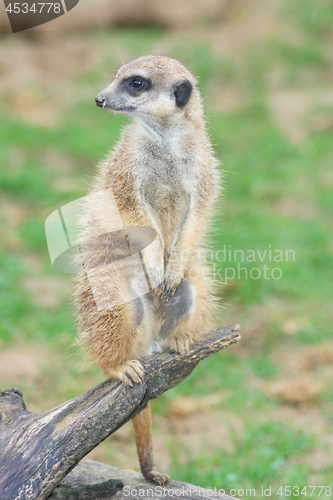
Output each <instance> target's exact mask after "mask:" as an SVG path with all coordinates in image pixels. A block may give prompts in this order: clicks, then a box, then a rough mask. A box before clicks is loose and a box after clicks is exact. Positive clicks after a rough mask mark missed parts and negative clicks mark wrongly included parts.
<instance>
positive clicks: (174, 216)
mask: <svg viewBox="0 0 333 500" xmlns="http://www.w3.org/2000/svg"><path fill="white" fill-rule="evenodd" d="M144 197H145V201H146V203H147V205H148V207H149V210H150V211H151V215H152V216H153V218H154V220H155V221H156V223H157V224H158V226H159V229H160V231H161V233H162V235H163V239H164V243H165V246H166V248H169V247H170V245H171V244H172V241H173V239H174V236H175V233H176V231H177V229H178V228H179V227H180V225H181V224H182V223H183V220H184V217H185V216H186V213H187V211H188V208H189V202H190V195H189V193H188V192H187V191H186V189H185V187H184V186H183V184H182V183H181V182H179V181H178V182H173V180H172V178H171V179H168V180H167V179H166V180H165V182H161V181H160V180H159V182H157V181H156V180H150V181H149V182H147V184H146V185H145V188H144Z"/></svg>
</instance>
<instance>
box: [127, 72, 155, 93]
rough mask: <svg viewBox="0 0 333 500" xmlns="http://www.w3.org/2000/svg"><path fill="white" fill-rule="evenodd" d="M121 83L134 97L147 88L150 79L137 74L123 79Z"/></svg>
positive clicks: (148, 87) (149, 85) (149, 84)
mask: <svg viewBox="0 0 333 500" xmlns="http://www.w3.org/2000/svg"><path fill="white" fill-rule="evenodd" d="M123 85H124V88H125V89H126V91H127V92H128V93H129V94H130V95H132V96H134V97H135V96H137V95H139V94H140V93H141V92H143V91H145V90H149V89H150V87H151V83H150V80H148V79H147V78H143V77H142V76H139V75H134V76H130V77H129V78H125V80H124V81H123Z"/></svg>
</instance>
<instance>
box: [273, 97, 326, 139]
mask: <svg viewBox="0 0 333 500" xmlns="http://www.w3.org/2000/svg"><path fill="white" fill-rule="evenodd" d="M268 106H269V109H270V111H271V114H272V117H273V119H274V121H275V122H276V124H277V125H278V127H280V129H281V130H282V131H283V132H284V133H285V135H286V136H287V137H288V139H289V140H290V141H291V142H293V143H295V144H299V143H301V142H302V141H304V139H305V138H306V136H307V134H308V132H309V131H311V130H314V129H315V130H316V129H317V130H318V128H323V127H324V128H327V127H330V126H332V121H331V120H330V121H327V120H329V118H328V117H326V121H323V120H324V118H325V117H323V116H322V112H321V111H320V109H321V108H327V107H331V106H333V91H332V89H331V88H329V87H327V88H320V89H318V88H316V87H314V88H309V89H306V88H280V89H272V91H271V92H270V94H269V97H268Z"/></svg>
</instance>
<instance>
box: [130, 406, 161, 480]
mask: <svg viewBox="0 0 333 500" xmlns="http://www.w3.org/2000/svg"><path fill="white" fill-rule="evenodd" d="M132 423H133V427H134V434H135V442H136V449H137V452H138V457H139V462H140V468H141V472H142V474H143V476H144V477H145V478H146V479H148V480H151V481H154V482H155V483H157V484H160V485H162V486H163V485H164V484H166V483H167V482H168V481H169V476H168V475H167V474H161V473H160V472H158V470H157V469H156V466H155V462H154V452H153V436H152V418H151V405H150V401H148V403H147V406H146V407H145V408H144V409H143V410H141V411H140V413H138V414H137V415H135V417H133V418H132Z"/></svg>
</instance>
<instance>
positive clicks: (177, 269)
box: [74, 55, 218, 484]
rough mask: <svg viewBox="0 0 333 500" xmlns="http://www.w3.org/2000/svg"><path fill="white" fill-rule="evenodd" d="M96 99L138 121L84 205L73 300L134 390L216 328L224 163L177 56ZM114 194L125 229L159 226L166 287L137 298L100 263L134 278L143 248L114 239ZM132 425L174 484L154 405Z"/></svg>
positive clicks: (119, 76)
mask: <svg viewBox="0 0 333 500" xmlns="http://www.w3.org/2000/svg"><path fill="white" fill-rule="evenodd" d="M95 100H96V104H97V105H98V106H99V107H101V108H107V109H109V110H111V111H112V112H113V113H122V114H125V115H127V116H129V117H131V118H132V121H131V123H129V124H127V125H126V126H125V128H124V130H123V132H122V135H121V138H120V140H119V142H118V143H117V144H116V146H115V147H114V148H113V151H112V152H111V153H110V154H109V155H108V156H107V158H106V159H105V161H103V162H102V163H101V164H100V165H99V167H98V173H97V176H96V178H95V181H94V183H93V186H92V189H91V193H97V196H95V197H94V196H93V197H88V198H89V200H90V201H88V202H87V204H86V206H85V215H84V217H83V218H82V221H81V234H80V237H79V241H80V243H81V245H83V246H84V247H85V252H86V254H85V259H84V269H83V270H82V271H81V272H80V273H79V274H78V277H77V282H76V287H75V292H74V301H75V304H76V309H77V316H78V323H79V338H80V343H81V344H83V345H84V346H85V347H86V349H87V350H88V352H89V354H90V356H91V358H92V360H93V361H94V362H95V363H96V364H97V365H99V366H100V367H101V368H102V369H103V371H104V373H105V374H106V375H107V376H108V377H110V378H112V379H118V380H121V381H123V382H124V383H125V384H128V385H133V383H138V384H139V383H141V382H142V378H143V376H144V371H143V367H142V364H141V362H140V360H142V359H143V358H144V357H145V356H148V355H150V354H154V353H156V352H162V351H163V350H165V349H168V348H169V349H171V350H172V351H176V352H179V353H186V352H187V351H188V350H189V349H190V346H191V344H192V343H194V342H196V341H198V340H199V339H200V338H202V336H203V335H204V334H205V333H207V332H208V331H209V329H210V328H211V326H212V323H211V321H212V310H213V307H214V298H213V293H212V279H211V278H210V277H209V272H207V269H206V267H205V264H203V263H201V262H200V259H198V250H199V249H200V247H201V246H202V245H203V244H204V243H205V236H206V229H207V224H208V218H209V215H210V213H211V209H212V204H213V202H214V199H215V197H216V193H217V185H218V177H217V168H216V167H217V161H216V159H215V157H214V154H213V151H212V147H211V144H210V140H209V137H208V134H207V131H206V125H205V120H204V113H203V105H202V100H201V96H200V93H199V91H198V89H197V82H196V79H195V77H194V76H193V75H192V74H191V73H190V72H189V71H188V70H187V69H186V68H185V67H184V66H183V65H182V64H181V63H180V62H179V61H177V60H176V59H173V58H171V57H167V56H153V55H149V56H145V57H140V58H138V59H136V60H134V61H131V62H128V63H126V64H124V65H123V66H121V67H120V69H119V70H118V71H117V72H116V75H115V77H114V79H113V81H112V82H111V83H110V84H109V85H108V86H107V87H106V88H105V89H104V90H102V91H101V92H100V93H99V94H98V95H97V97H96V99H95ZM106 190H110V191H112V196H113V197H114V201H115V203H116V205H117V209H118V211H119V214H120V217H121V222H122V224H123V226H124V231H126V228H129V227H131V228H134V229H135V228H152V229H153V230H154V234H156V240H157V241H158V245H159V249H160V252H152V254H151V259H154V258H155V257H156V259H157V260H158V258H159V256H158V254H159V253H160V254H161V258H162V275H160V276H158V277H157V278H156V280H157V281H156V283H158V286H154V287H150V289H149V290H148V293H145V294H143V293H137V295H134V296H135V298H134V299H133V300H129V299H131V297H129V296H126V294H128V283H127V282H126V283H127V284H126V286H125V285H124V283H122V277H121V273H120V275H119V273H118V274H117V276H116V277H115V276H114V275H113V274H112V272H111V271H110V270H109V268H108V267H107V265H106V266H104V267H103V265H102V266H101V265H100V264H101V263H104V264H107V263H108V262H111V261H114V262H116V263H117V264H118V265H119V266H120V269H122V270H123V271H124V273H126V272H127V271H128V269H127V271H126V269H125V267H126V266H127V267H128V264H123V263H124V262H125V260H126V259H121V256H123V255H125V254H126V248H127V247H126V245H132V247H133V248H134V247H135V245H136V244H138V245H139V246H140V236H139V237H137V236H135V234H134V236H133V231H132V233H130V234H129V233H128V232H127V233H126V238H125V237H123V238H122V237H121V234H120V233H121V231H120V232H118V233H117V235H116V236H112V234H113V233H112V232H110V225H108V223H107V220H108V215H110V214H108V213H107V211H108V207H107V206H106V205H105V202H104V201H105V200H104V198H103V195H102V194H101V195H100V194H98V193H103V192H105V191H106ZM103 200H104V201H103ZM134 233H135V231H134ZM143 239H144V238H143ZM141 243H142V242H141ZM126 255H128V254H126ZM156 262H157V261H156ZM98 266H99V267H98ZM124 266H125V267H124ZM94 267H95V268H98V269H99V271H98V272H97V274H95V283H94V284H95V285H96V283H97V288H99V289H100V297H102V298H103V296H104V294H105V293H106V292H105V290H106V288H107V287H109V289H111V291H112V294H113V295H112V296H113V297H116V298H117V300H116V301H114V302H113V303H112V304H110V306H109V307H108V306H107V305H106V306H104V307H98V306H97V305H96V300H95V299H96V294H95V296H94V294H93V291H92V286H91V280H90V279H89V276H88V274H89V273H88V270H89V269H92V268H94ZM152 267H153V268H154V263H153V266H152ZM112 269H114V268H112ZM156 269H158V265H157V264H156ZM135 274H136V273H135V269H134V267H133V268H132V269H130V272H129V274H128V272H127V276H128V275H130V276H131V278H130V280H132V285H133V287H134V288H135V287H137V286H139V284H138V280H137V279H136V276H135ZM157 274H158V273H157ZM160 274H161V273H160ZM124 281H125V279H124ZM127 281H128V280H127ZM105 287H106V288H105ZM95 288H96V287H95ZM132 420H133V425H134V431H135V438H136V445H137V451H138V456H139V462H140V466H141V470H142V473H143V475H144V477H146V478H147V479H150V480H152V481H154V482H156V483H158V484H165V483H166V482H167V481H168V476H167V475H166V474H161V473H159V472H158V471H157V469H156V467H155V463H154V458H153V449H152V437H151V410H150V405H149V404H148V405H147V406H146V408H145V409H143V410H142V411H141V412H140V413H139V414H138V415H136V416H135V417H133V419H132Z"/></svg>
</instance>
